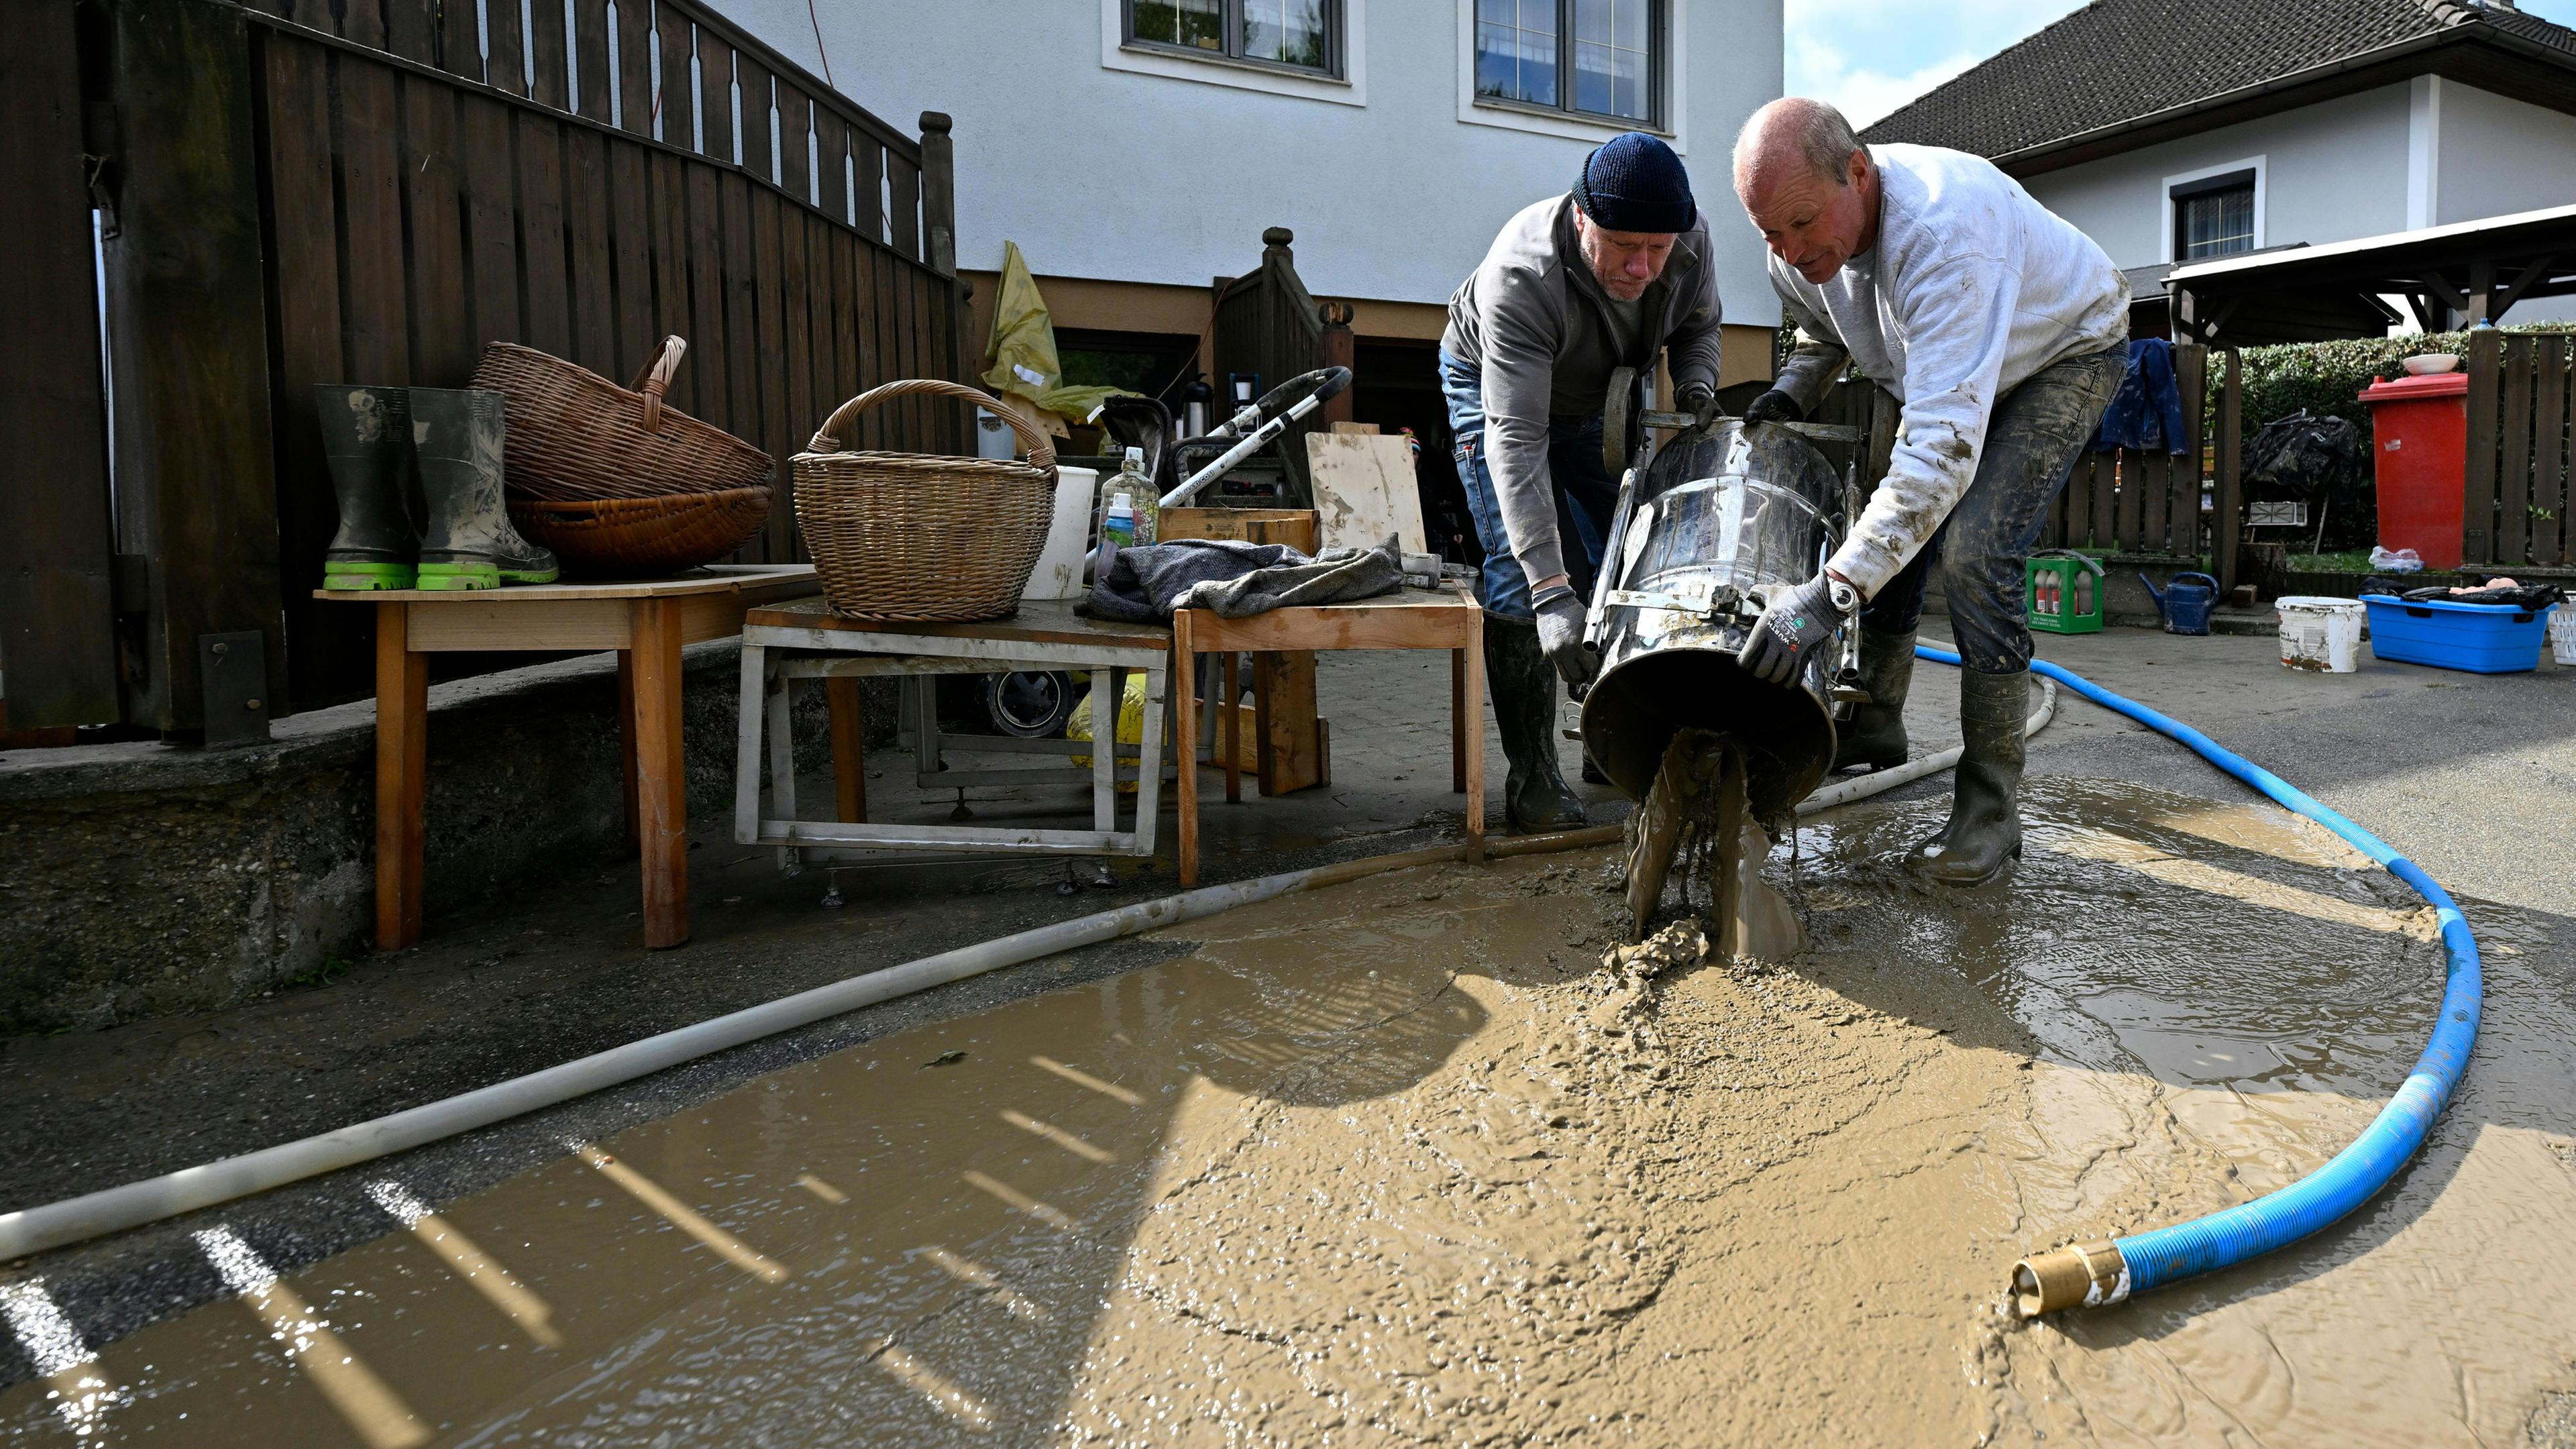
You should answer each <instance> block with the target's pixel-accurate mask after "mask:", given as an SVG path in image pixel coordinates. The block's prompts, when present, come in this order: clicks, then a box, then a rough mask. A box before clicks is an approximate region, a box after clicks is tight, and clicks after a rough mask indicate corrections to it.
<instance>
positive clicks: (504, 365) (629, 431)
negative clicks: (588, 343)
mask: <svg viewBox="0 0 2576 1449" xmlns="http://www.w3.org/2000/svg"><path fill="white" fill-rule="evenodd" d="M688 350H689V344H688V343H687V342H685V341H682V340H681V339H679V338H677V337H666V338H664V339H663V340H662V346H661V349H660V350H659V351H658V352H657V353H655V355H654V357H653V359H652V360H651V361H650V362H647V363H645V364H644V369H643V371H641V372H639V373H637V374H636V375H635V383H634V386H633V387H632V388H624V387H619V386H618V385H617V384H615V383H613V382H610V381H609V380H608V379H607V378H604V377H602V376H600V375H599V374H598V373H595V372H593V371H591V370H590V369H589V368H586V367H576V366H574V365H573V364H572V363H569V362H566V361H564V360H563V359H562V358H560V357H556V356H554V355H552V354H550V353H544V352H539V351H537V350H536V349H535V348H533V347H520V346H517V345H515V344H512V343H508V342H495V343H492V344H490V345H489V346H487V347H485V348H484V349H483V359H482V361H480V362H479V363H477V364H476V365H475V368H474V383H473V385H474V386H476V387H480V388H489V389H491V390H492V391H494V392H497V393H499V394H501V396H502V397H503V399H504V400H505V407H506V416H507V418H508V421H509V434H508V436H507V438H506V439H505V440H504V441H503V443H502V457H501V465H502V469H503V472H504V473H505V475H506V476H507V480H508V483H509V486H510V491H512V492H514V493H517V494H520V495H521V496H523V497H528V498H555V499H562V500H565V501H579V500H583V499H592V498H659V497H661V496H662V495H664V494H666V493H722V492H724V491H726V490H727V489H733V488H757V487H761V486H763V485H765V484H767V483H769V482H770V481H771V475H772V472H773V468H772V465H771V461H770V457H769V455H768V454H767V453H764V452H762V451H760V450H759V449H758V448H755V447H753V446H752V445H751V444H749V443H746V442H744V441H743V440H742V439H740V438H737V437H735V436H734V435H732V434H731V433H728V432H725V431H724V430H722V429H720V428H714V427H710V426H708V425H707V424H705V423H702V422H699V421H698V420H697V419H696V418H693V417H690V416H689V415H688V414H687V413H684V412H682V411H680V410H679V409H678V408H675V407H666V406H664V405H663V402H662V394H663V393H664V392H666V391H668V390H669V388H670V386H671V374H672V372H673V371H674V370H676V369H677V368H678V367H679V365H680V358H681V356H682V355H683V354H684V353H686V352H687V351H688Z"/></svg>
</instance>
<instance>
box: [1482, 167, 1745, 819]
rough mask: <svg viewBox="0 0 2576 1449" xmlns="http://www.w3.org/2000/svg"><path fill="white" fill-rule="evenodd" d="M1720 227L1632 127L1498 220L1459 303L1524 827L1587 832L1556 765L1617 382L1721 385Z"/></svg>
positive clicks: (1599, 519)
mask: <svg viewBox="0 0 2576 1449" xmlns="http://www.w3.org/2000/svg"><path fill="white" fill-rule="evenodd" d="M1718 335H1719V334H1718V298H1717V277H1716V273H1715V271H1714V270H1713V262H1712V258H1711V257H1710V255H1709V243H1708V227H1707V224H1706V223H1705V222H1703V221H1702V220H1701V218H1700V215H1699V208H1698V206H1697V205H1696V204H1695V203H1694V202H1693V201H1692V199H1691V189H1690V177H1689V176H1688V175H1687V174H1686V173H1685V172H1684V171H1683V170H1682V161H1681V158H1680V157H1679V156H1676V155H1674V154H1673V149H1672V148H1671V147H1670V146H1667V145H1665V144H1664V143H1663V142H1661V141H1659V140H1656V139H1655V138H1654V137H1652V136H1647V135H1641V134H1638V133H1636V132H1633V131H1632V132H1630V133H1628V134H1627V135H1624V136H1620V137H1618V138H1617V139H1615V140H1612V141H1610V142H1607V143H1606V144H1604V145H1601V146H1599V147H1597V148H1595V149H1594V150H1593V151H1592V153H1591V154H1590V155H1588V156H1586V157H1584V159H1583V165H1582V167H1581V169H1580V170H1579V171H1577V173H1576V174H1575V178H1574V188H1573V189H1572V190H1571V191H1568V192H1567V193H1566V194H1565V195H1563V196H1554V197H1550V198H1548V199H1547V200H1545V201H1542V202H1539V203H1537V204H1536V205H1533V206H1530V207H1528V208H1526V209H1525V210H1523V211H1522V212H1521V213H1520V214H1519V215H1517V216H1514V217H1513V218H1512V219H1511V221H1510V222H1509V223H1507V224H1505V226H1504V227H1503V230H1502V234H1501V235H1500V236H1498V237H1496V238H1495V239H1494V245H1493V247H1492V249H1491V250H1489V251H1488V252H1486V254H1485V260H1484V262H1483V264H1481V265H1480V266H1478V267H1477V268H1476V271H1475V274H1474V275H1472V276H1470V277H1468V278H1467V280H1466V282H1465V283H1464V284H1462V285H1461V286H1460V287H1459V288H1458V291H1457V293H1456V295H1454V296H1452V297H1451V298H1450V299H1449V326H1448V330H1447V331H1446V332H1444V333H1443V334H1442V335H1441V339H1440V381H1441V389H1442V391H1443V392H1444V393H1446V394H1447V396H1448V400H1449V423H1450V426H1451V428H1452V429H1454V430H1455V432H1456V434H1457V458H1458V481H1459V482H1460V483H1461V484H1463V485H1465V487H1466V490H1467V508H1468V511H1469V512H1470V513H1472V514H1474V515H1475V519H1476V536H1477V538H1478V539H1479V540H1480V541H1481V542H1482V543H1483V544H1484V547H1485V568H1484V573H1483V574H1482V576H1481V577H1480V578H1479V579H1478V580H1477V584H1476V599H1477V602H1479V603H1480V604H1482V605H1483V606H1484V609H1485V616H1486V617H1485V681H1486V685H1487V687H1488V688H1489V689H1490V690H1491V692H1492V694H1493V697H1494V716H1495V721H1496V723H1497V724H1498V725H1499V726H1500V729H1501V734H1502V737H1503V753H1504V755H1505V756H1506V757H1508V758H1509V759H1510V761H1511V776H1510V780H1509V782H1508V783H1507V784H1506V785H1505V786H1504V790H1503V801H1504V812H1505V814H1506V815H1507V816H1508V817H1509V818H1510V820H1511V822H1512V825H1513V828H1515V829H1518V830H1527V831H1541V830H1563V829H1567V828H1569V827H1572V826H1576V825H1580V824H1582V823H1583V802H1582V801H1581V800H1579V799H1577V798H1576V797H1575V794H1574V792H1573V791H1572V790H1571V789H1569V788H1568V787H1567V785H1566V783H1565V777H1564V775H1563V774H1562V773H1561V772H1560V771H1559V769H1558V766H1557V730H1556V678H1557V676H1559V675H1562V676H1564V678H1565V681H1566V683H1567V684H1568V685H1569V686H1570V687H1573V688H1576V689H1580V688H1582V687H1584V686H1586V685H1588V684H1590V683H1591V680H1592V674H1593V671H1594V669H1595V667H1596V666H1595V663H1594V661H1593V658H1592V655H1591V654H1590V652H1589V651H1587V650H1586V649H1585V648H1584V647H1583V619H1584V610H1585V607H1586V601H1587V600H1589V599H1590V597H1591V594H1592V575H1593V570H1594V569H1595V568H1597V567H1598V566H1599V564H1600V561H1601V538H1602V535H1603V533H1604V532H1606V531H1607V529H1608V527H1609V523H1610V512H1611V509H1612V507H1613V505H1614V504H1615V503H1616V501H1617V494H1618V480H1616V479H1614V478H1612V477H1611V476H1610V473H1609V470H1608V469H1607V468H1606V467H1605V466H1604V465H1603V463H1602V460H1601V429H1602V422H1601V415H1602V411H1603V408H1604V405H1605V404H1606V403H1607V401H1608V399H1609V390H1610V375H1611V373H1612V372H1613V371H1614V370H1615V369H1617V368H1621V367H1633V368H1636V369H1637V371H1638V374H1639V375H1640V376H1645V375H1650V374H1651V373H1652V371H1653V369H1654V363H1655V355H1656V354H1657V353H1658V352H1668V354H1669V358H1668V360H1669V362H1670V364H1671V371H1672V378H1673V392H1674V398H1673V401H1674V402H1676V403H1677V404H1679V405H1680V406H1681V407H1682V408H1684V409H1685V410H1689V411H1698V410H1700V409H1702V408H1705V407H1706V406H1708V404H1709V401H1710V399H1711V398H1712V397H1713V396H1714V395H1715V393H1716V390H1717V354H1718Z"/></svg>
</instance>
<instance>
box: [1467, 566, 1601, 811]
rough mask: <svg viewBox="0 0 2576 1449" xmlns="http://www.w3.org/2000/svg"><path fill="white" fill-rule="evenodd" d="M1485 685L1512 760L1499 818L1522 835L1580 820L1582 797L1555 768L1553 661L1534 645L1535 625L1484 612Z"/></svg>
mask: <svg viewBox="0 0 2576 1449" xmlns="http://www.w3.org/2000/svg"><path fill="white" fill-rule="evenodd" d="M1485 689H1486V692H1487V693H1489V694H1491V695H1493V697H1494V723H1495V726H1496V727H1497V730H1498V732H1499V733H1500V734H1501V735H1502V737H1503V758H1505V759H1507V760H1509V761H1511V772H1510V773H1509V774H1508V775H1507V776H1505V778H1504V783H1503V815H1504V818H1506V819H1508V820H1509V821H1511V824H1512V828H1513V829H1514V830H1518V831H1520V832H1522V833H1523V834H1535V833H1538V832H1542V831H1549V830H1572V829H1574V828H1575V827H1577V826H1579V825H1581V824H1582V823H1583V801H1582V800H1581V799H1579V798H1577V797H1576V795H1575V793H1574V791H1572V790H1571V789H1568V788H1567V787H1566V783H1565V776H1564V775H1563V774H1561V773H1559V772H1558V770H1557V764H1556V666H1555V665H1554V664H1552V663H1550V662H1549V661H1548V657H1547V651H1546V650H1544V649H1541V648H1540V647H1539V644H1538V626H1537V625H1536V624H1514V623H1511V622H1509V621H1507V620H1502V619H1497V618H1495V617H1494V616H1493V615H1491V614H1488V615H1486V616H1485Z"/></svg>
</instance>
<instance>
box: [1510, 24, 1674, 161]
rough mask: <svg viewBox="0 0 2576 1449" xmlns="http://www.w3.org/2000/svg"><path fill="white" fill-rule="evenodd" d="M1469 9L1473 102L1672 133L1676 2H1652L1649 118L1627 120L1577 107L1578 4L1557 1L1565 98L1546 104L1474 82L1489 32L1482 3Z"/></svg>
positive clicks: (1559, 74) (1559, 84)
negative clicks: (1479, 43)
mask: <svg viewBox="0 0 2576 1449" xmlns="http://www.w3.org/2000/svg"><path fill="white" fill-rule="evenodd" d="M1461 3H1462V4H1463V5H1464V6H1465V7H1466V11H1467V33H1468V38H1469V51H1468V55H1467V72H1468V75H1469V76H1470V77H1471V79H1470V81H1469V85H1470V87H1471V88H1472V93H1473V104H1476V105H1479V106H1486V107H1490V108H1492V109H1494V110H1498V111H1518V112H1520V113H1521V114H1523V115H1529V116H1546V117H1549V118H1551V119H1554V120H1564V121H1579V122H1582V123H1584V124H1587V125H1595V126H1617V127H1621V128H1623V129H1628V130H1641V131H1653V132H1656V133H1658V134H1662V135H1671V134H1672V133H1673V127H1672V124H1671V120H1670V111H1671V108H1672V107H1671V94H1672V84H1671V72H1672V51H1673V26H1672V12H1673V0H1646V114H1645V115H1643V116H1622V115H1619V114H1618V113H1616V112H1613V111H1588V110H1584V109H1583V108H1581V107H1579V106H1577V105H1575V104H1574V102H1573V100H1572V96H1573V95H1574V45H1575V40H1574V6H1575V0H1552V3H1553V4H1554V5H1555V6H1556V93H1557V95H1559V96H1561V97H1565V98H1566V99H1564V100H1563V101H1561V102H1560V103H1559V104H1557V105H1553V106H1550V105H1542V104H1540V103H1539V102H1537V101H1525V100H1521V99H1519V98H1518V97H1515V96H1498V95H1491V94H1488V93H1487V92H1486V91H1485V90H1484V89H1483V88H1482V87H1481V86H1480V85H1477V84H1476V82H1475V80H1474V79H1472V78H1473V77H1474V76H1476V74H1477V72H1478V69H1479V67H1478V65H1477V62H1478V61H1479V60H1480V59H1481V58H1482V56H1483V51H1482V50H1481V49H1478V48H1476V42H1477V40H1478V38H1479V36H1480V34H1481V32H1482V31H1483V29H1484V21H1483V17H1482V16H1481V15H1480V14H1479V13H1478V10H1479V0H1461Z"/></svg>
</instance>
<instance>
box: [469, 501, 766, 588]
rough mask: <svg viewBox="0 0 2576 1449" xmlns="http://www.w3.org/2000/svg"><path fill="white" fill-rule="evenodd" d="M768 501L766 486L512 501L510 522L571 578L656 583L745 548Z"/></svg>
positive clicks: (759, 523)
mask: <svg viewBox="0 0 2576 1449" xmlns="http://www.w3.org/2000/svg"><path fill="white" fill-rule="evenodd" d="M769 495H770V490H769V489H768V488H766V487H760V488H728V489H726V490H725V491H723V492H722V493H666V494H664V495H662V496H661V497H659V498H590V499H583V500H580V501H577V502H569V503H568V502H563V501H560V500H556V499H549V498H513V499H511V500H510V522H512V523H513V524H516V525H517V526H518V529H519V533H520V534H521V535H522V536H523V537H525V538H526V539H527V540H528V541H529V542H530V543H534V544H538V545H541V546H543V547H546V548H550V549H553V550H554V553H555V557H556V558H558V559H560V560H562V562H563V566H564V569H565V571H566V572H568V573H575V574H583V575H587V576H589V577H592V578H599V577H603V576H616V577H621V578H635V577H652V576H656V575H661V574H674V573H678V572H679V571H680V570H682V569H693V568H696V567H697V566H698V565H700V564H702V563H710V562H712V561H714V560H716V559H720V558H722V557H724V556H725V555H726V554H729V553H731V552H733V551H734V550H735V549H737V548H740V547H742V545H743V543H744V541H745V540H747V539H749V538H750V537H751V536H752V535H753V534H755V533H758V532H759V531H760V525H761V524H762V523H764V522H766V521H768V518H769Z"/></svg>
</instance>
